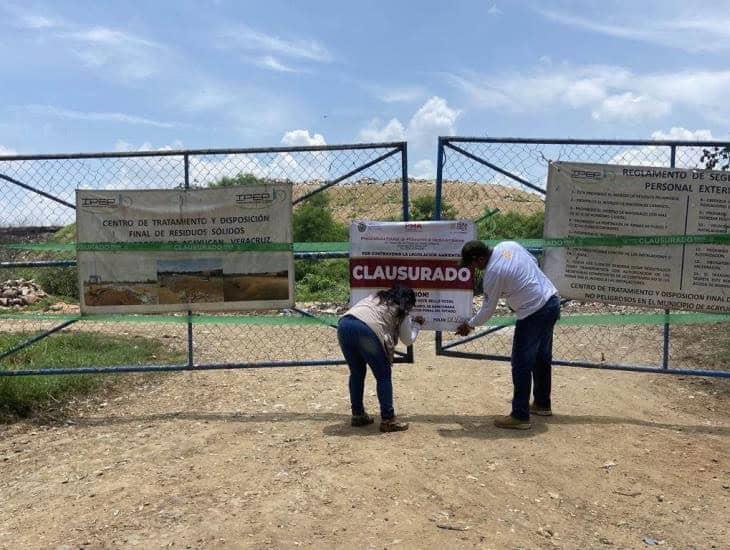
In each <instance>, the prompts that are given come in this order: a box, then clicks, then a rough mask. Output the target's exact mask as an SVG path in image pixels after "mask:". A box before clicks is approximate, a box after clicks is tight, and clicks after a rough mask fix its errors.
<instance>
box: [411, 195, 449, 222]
mask: <svg viewBox="0 0 730 550" xmlns="http://www.w3.org/2000/svg"><path fill="white" fill-rule="evenodd" d="M435 210H436V197H434V196H433V195H423V196H421V197H416V198H414V199H413V200H412V201H411V209H410V212H409V215H410V218H411V220H412V221H429V220H432V219H433V214H434V212H435ZM456 216H457V212H456V208H454V206H453V205H452V204H451V203H449V202H448V201H445V200H443V199H442V200H441V219H442V220H455V219H456Z"/></svg>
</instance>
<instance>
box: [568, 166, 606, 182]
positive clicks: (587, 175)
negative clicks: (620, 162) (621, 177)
mask: <svg viewBox="0 0 730 550" xmlns="http://www.w3.org/2000/svg"><path fill="white" fill-rule="evenodd" d="M570 177H571V178H572V179H574V180H581V181H584V182H594V181H603V180H606V179H608V180H612V179H614V177H615V176H614V173H613V172H606V171H603V170H590V169H588V168H573V169H572V170H571V171H570Z"/></svg>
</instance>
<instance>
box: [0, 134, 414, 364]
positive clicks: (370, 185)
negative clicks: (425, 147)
mask: <svg viewBox="0 0 730 550" xmlns="http://www.w3.org/2000/svg"><path fill="white" fill-rule="evenodd" d="M407 164H408V158H407V146H406V143H404V142H395V143H372V144H356V145H331V146H306V147H275V148H257V149H215V150H213V149H211V150H175V151H172V150H169V151H168V150H161V151H145V152H120V153H98V154H66V155H15V156H5V157H0V204H2V210H1V211H0V282H2V281H5V280H12V281H13V284H17V285H19V286H18V288H21V286H22V284H26V283H25V282H23V283H20V282H19V281H21V279H22V280H23V281H27V280H28V279H30V278H35V279H42V280H43V281H44V282H46V283H47V284H48V285H49V286H50V287H51V288H56V286H55V285H60V286H59V288H60V290H59V293H62V292H65V293H73V288H74V286H75V284H76V282H75V271H74V270H75V265H76V260H75V243H74V240H75V234H74V231H73V226H72V225H71V224H72V223H73V222H74V220H75V212H74V211H75V205H74V191H75V189H76V188H87V189H128V188H137V189H153V188H154V189H173V188H185V189H187V188H194V187H208V186H211V185H234V184H240V183H243V184H245V183H246V182H248V181H253V182H256V181H285V182H289V183H291V184H292V185H293V206H294V212H295V216H296V213H297V211H298V209H299V208H305V207H307V205H310V207H311V205H312V204H313V202H314V201H316V202H317V206H316V208H319V210H316V209H315V210H314V211H313V212H314V218H315V219H317V221H319V222H322V221H323V220H324V221H326V223H327V224H329V225H328V226H327V227H329V229H330V230H332V231H329V233H328V234H326V235H325V237H324V238H321V237H320V236H319V234H317V233H316V227H315V228H314V229H312V230H311V231H312V232H313V233H312V234H311V235H304V237H303V238H301V239H300V240H301V241H302V242H296V243H295V244H294V258H295V269H296V270H297V273H298V274H300V275H301V274H303V275H302V277H303V278H304V279H305V283H310V284H312V285H316V284H319V285H324V286H325V287H326V286H328V285H329V287H331V288H329V289H328V290H332V289H334V290H335V291H337V290H338V289H339V290H341V292H340V293H341V294H343V295H344V300H341V299H337V300H334V302H338V301H339V302H341V303H339V304H338V303H324V304H322V303H319V302H317V301H316V300H314V301H313V302H311V303H300V302H299V301H298V300H297V306H296V307H294V308H293V309H288V310H282V311H268V312H255V313H250V312H247V313H246V314H240V315H230V314H228V315H226V314H216V315H212V314H211V315H194V314H192V313H191V312H188V314H187V315H185V314H182V315H114V316H82V315H80V314H79V312H78V307H75V308H74V306H73V305H69V304H65V305H63V304H61V305H59V304H45V307H41V306H40V305H39V304H35V305H31V306H30V309H31V310H33V311H27V310H28V308H27V307H23V308H19V307H15V305H17V304H15V305H14V303H10V302H8V301H6V302H3V303H0V306H2V305H3V304H4V305H5V307H0V336H2V335H3V333H5V334H6V335H8V334H12V335H14V338H12V339H11V340H10V343H9V344H6V345H5V346H2V345H0V360H5V359H9V358H11V357H12V356H14V355H17V354H18V353H19V352H21V351H22V350H24V349H26V348H28V347H29V346H31V345H34V344H36V343H38V342H40V341H41V340H43V339H45V338H47V337H49V336H50V337H52V336H53V335H55V334H59V333H64V334H68V333H71V334H85V335H88V334H92V335H107V336H109V337H115V338H126V339H127V340H129V342H130V345H134V341H135V339H139V338H146V339H154V340H155V341H158V342H162V343H164V348H165V349H164V350H163V351H165V354H164V355H165V357H166V358H167V361H162V360H156V361H152V362H149V361H143V362H142V364H137V363H135V364H116V363H114V361H113V358H107V357H105V355H104V350H103V345H99V352H98V356H97V357H96V358H91V359H89V360H88V364H82V365H74V367H71V368H63V367H62V368H58V367H59V365H52V366H41V367H40V368H12V367H10V368H8V367H7V366H6V368H5V369H0V376H21V375H30V374H78V373H121V372H144V371H175V370H205V369H230V368H261V367H286V366H299V365H311V366H314V365H334V364H343V363H344V359H343V358H342V356H341V353H340V350H339V347H338V345H337V337H336V334H335V332H334V330H333V329H334V328H336V320H337V313H339V312H340V311H339V310H341V309H342V307H341V306H342V303H346V299H347V296H346V293H347V291H348V282H349V280H348V279H347V278H345V279H344V281H343V280H342V277H340V278H339V279H337V278H335V279H329V278H327V277H326V275H327V273H329V272H331V271H332V270H335V271H336V272H337V273H340V274H341V273H347V269H346V263H347V260H346V258H347V257H348V242H347V234H346V232H345V233H344V234H343V232H342V231H343V228H347V226H348V225H349V221H350V220H352V219H356V218H368V219H375V220H378V219H379V220H407V219H408V185H407V182H408V170H407ZM315 197H317V198H318V199H319V200H318V199H315ZM323 197H324V199H323ZM310 214H311V212H310ZM318 214H321V215H320V216H319V217H318ZM333 228H334V229H333ZM333 231H334V233H333ZM309 237H314V238H309ZM295 240H296V236H295ZM313 240H314V241H317V242H309V241H313ZM320 241H326V242H320ZM332 241H334V242H332ZM343 264H345V267H344V269H343ZM323 274H324V275H323ZM307 277H309V278H308V279H307ZM317 277H320V278H321V280H320V279H317ZM322 277H323V278H322ZM345 277H346V276H345ZM340 284H344V287H343V288H341V287H340V286H339V285H340ZM64 285H65V286H64ZM26 286H27V285H26ZM297 288H299V287H297ZM308 288H309V287H308ZM8 294H12V292H10V291H9V292H8ZM340 298H343V297H340ZM13 299H16V298H13ZM18 299H20V298H18ZM8 304H10V305H9V306H8ZM338 306H339V307H338ZM125 341H126V340H125ZM397 353H398V354H397V357H396V361H400V362H412V360H413V354H412V350H410V349H407V350H400V351H398V352H397ZM110 362H111V363H110ZM104 365H107V366H104ZM51 367H53V368H51Z"/></svg>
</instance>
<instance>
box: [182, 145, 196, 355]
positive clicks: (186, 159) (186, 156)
mask: <svg viewBox="0 0 730 550" xmlns="http://www.w3.org/2000/svg"><path fill="white" fill-rule="evenodd" d="M183 165H184V167H185V189H190V155H189V154H188V153H185V154H184V155H183ZM193 359H194V358H193V311H192V310H191V309H188V366H189V367H192V366H193Z"/></svg>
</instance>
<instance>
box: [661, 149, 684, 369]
mask: <svg viewBox="0 0 730 550" xmlns="http://www.w3.org/2000/svg"><path fill="white" fill-rule="evenodd" d="M676 165H677V146H676V145H670V146H669V166H670V167H671V168H675V167H676ZM682 246H684V245H682ZM664 314H665V315H666V316H667V318H668V317H669V310H668V309H665V310H664ZM662 368H663V369H664V370H667V369H668V368H669V322H666V323H664V345H663V348H662Z"/></svg>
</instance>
